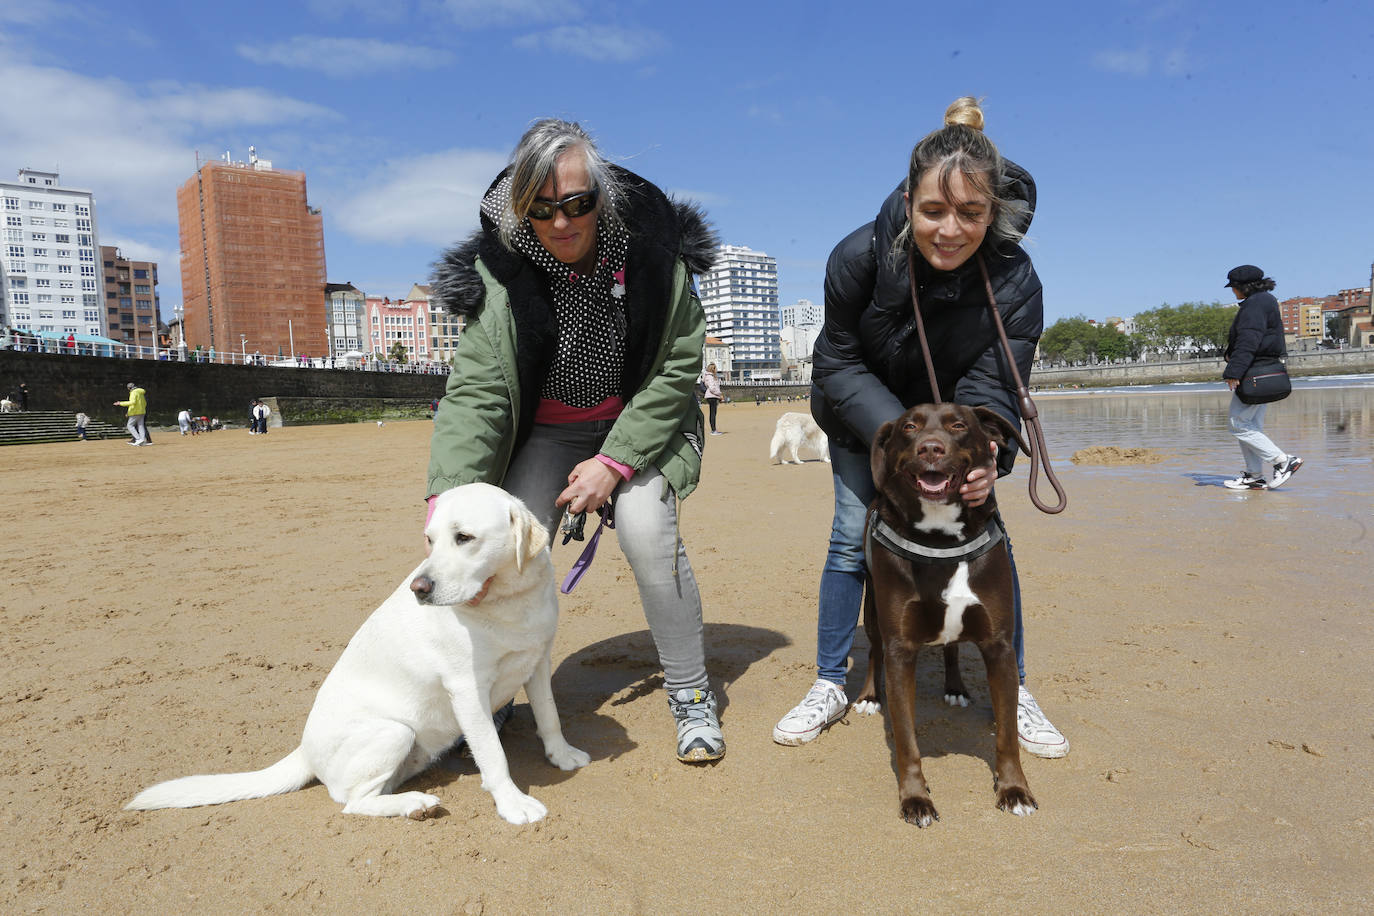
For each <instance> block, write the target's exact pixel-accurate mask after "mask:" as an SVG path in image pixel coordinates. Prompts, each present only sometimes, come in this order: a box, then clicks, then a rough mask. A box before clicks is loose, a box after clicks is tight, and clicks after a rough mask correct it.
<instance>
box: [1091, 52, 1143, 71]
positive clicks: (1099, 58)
mask: <svg viewBox="0 0 1374 916" xmlns="http://www.w3.org/2000/svg"><path fill="white" fill-rule="evenodd" d="M1093 66H1095V67H1097V69H1099V70H1106V71H1107V72H1108V73H1122V74H1125V75H1126V76H1147V75H1148V74H1149V72H1150V52H1149V51H1143V50H1141V51H1098V52H1097V53H1096V54H1094V55H1093Z"/></svg>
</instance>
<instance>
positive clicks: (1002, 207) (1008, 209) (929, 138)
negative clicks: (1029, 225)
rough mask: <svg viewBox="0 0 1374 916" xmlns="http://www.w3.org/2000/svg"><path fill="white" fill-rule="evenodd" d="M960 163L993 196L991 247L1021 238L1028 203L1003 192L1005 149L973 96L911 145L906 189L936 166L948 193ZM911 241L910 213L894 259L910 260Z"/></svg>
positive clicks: (967, 175) (972, 182) (982, 191)
mask: <svg viewBox="0 0 1374 916" xmlns="http://www.w3.org/2000/svg"><path fill="white" fill-rule="evenodd" d="M956 169H957V170H958V171H959V172H960V173H962V175H963V176H964V180H965V181H967V182H968V183H969V185H970V186H971V187H972V188H973V189H974V190H976V191H977V192H978V193H980V194H982V195H983V196H985V197H987V199H988V200H989V201H990V202H991V205H992V222H991V224H989V226H988V236H989V237H990V241H991V247H992V248H994V249H997V248H1001V247H1003V246H1005V245H1007V244H1013V243H1016V242H1019V241H1021V239H1022V237H1023V236H1024V235H1025V233H1024V232H1022V231H1020V230H1019V229H1017V224H1018V219H1019V217H1020V216H1021V213H1022V211H1023V210H1024V208H1025V204H1024V203H1023V202H1022V201H1019V200H1013V199H1010V198H1007V197H1006V196H1004V195H1003V194H1002V191H1001V185H1002V180H1003V179H1002V154H1001V153H999V152H998V151H997V147H996V145H995V144H993V142H992V141H991V140H989V139H988V137H987V135H986V134H984V133H983V108H982V106H981V105H979V104H978V100H977V99H975V98H973V97H972V96H964V97H963V98H959V99H955V100H954V101H953V102H951V103H950V105H949V107H948V108H946V109H945V126H944V127H942V128H940V129H939V130H937V131H933V132H932V133H929V134H927V135H926V136H925V138H924V139H922V140H921V142H920V143H917V144H916V147H915V148H914V149H913V150H912V151H911V165H910V168H909V169H908V171H907V180H906V191H907V193H911V192H913V191H914V190H915V189H916V186H917V185H918V184H920V183H921V178H922V177H924V176H925V174H926V173H927V172H929V171H931V170H934V171H936V172H938V173H939V177H940V191H941V193H943V194H945V195H946V196H948V195H949V186H950V176H951V175H952V174H953V173H954V171H955V170H956ZM911 244H912V238H911V219H910V217H909V216H908V218H907V219H906V221H905V223H904V224H903V226H902V231H901V233H899V234H898V236H897V238H896V239H894V240H893V242H892V257H893V260H894V261H901V262H905V260H906V253H907V249H908V248H909V247H910V246H911Z"/></svg>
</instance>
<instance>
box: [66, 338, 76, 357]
mask: <svg viewBox="0 0 1374 916" xmlns="http://www.w3.org/2000/svg"><path fill="white" fill-rule="evenodd" d="M67 350H68V352H70V353H76V335H75V334H68V335H67Z"/></svg>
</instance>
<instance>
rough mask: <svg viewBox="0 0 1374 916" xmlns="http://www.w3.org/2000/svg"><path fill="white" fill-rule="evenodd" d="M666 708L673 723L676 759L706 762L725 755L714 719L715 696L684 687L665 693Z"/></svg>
mask: <svg viewBox="0 0 1374 916" xmlns="http://www.w3.org/2000/svg"><path fill="white" fill-rule="evenodd" d="M668 709H669V710H670V711H671V712H672V714H673V718H674V719H676V720H677V759H678V760H681V761H682V762H683V763H706V762H709V761H711V760H719V759H720V758H722V757H724V756H725V736H724V735H723V734H721V731H720V719H719V718H718V717H717V716H716V695H715V693H713V692H712V691H710V690H701V689H699V688H694V687H684V688H682V689H681V690H674V691H671V692H670V693H669V694H668Z"/></svg>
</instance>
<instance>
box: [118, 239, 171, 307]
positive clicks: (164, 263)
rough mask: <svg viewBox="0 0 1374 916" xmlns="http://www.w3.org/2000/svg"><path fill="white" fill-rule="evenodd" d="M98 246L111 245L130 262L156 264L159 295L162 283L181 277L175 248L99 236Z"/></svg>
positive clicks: (137, 240)
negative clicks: (173, 277) (174, 277)
mask: <svg viewBox="0 0 1374 916" xmlns="http://www.w3.org/2000/svg"><path fill="white" fill-rule="evenodd" d="M100 244H102V245H113V246H114V247H115V248H118V249H119V251H120V253H121V254H123V255H124V257H125V258H127V259H128V260H130V261H153V262H154V263H156V264H157V272H158V280H159V281H160V282H159V283H158V292H159V293H160V292H162V288H163V285H164V283H165V282H166V281H167V280H168V279H170V278H172V275H175V276H177V277H179V276H180V275H181V274H180V270H181V251H180V250H178V249H176V248H164V247H162V246H161V245H156V244H152V243H150V242H146V241H143V240H141V239H135V238H131V237H129V236H124V235H101V236H100Z"/></svg>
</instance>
